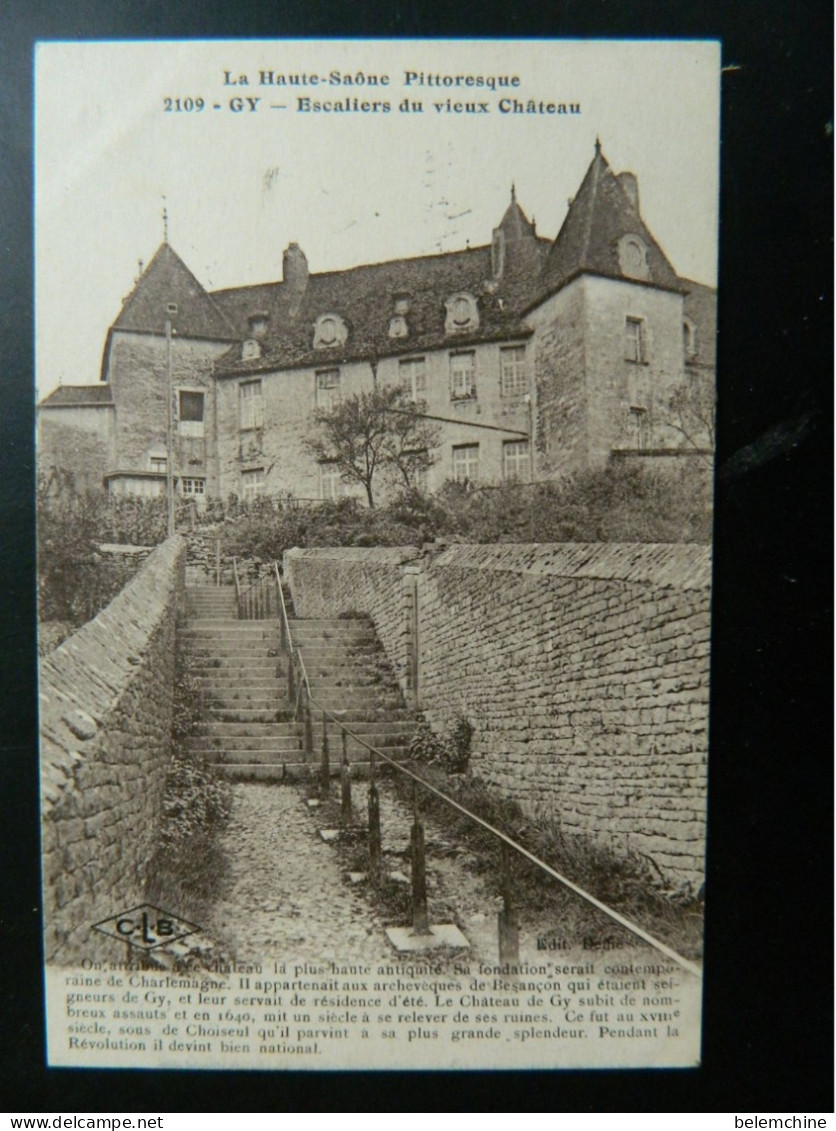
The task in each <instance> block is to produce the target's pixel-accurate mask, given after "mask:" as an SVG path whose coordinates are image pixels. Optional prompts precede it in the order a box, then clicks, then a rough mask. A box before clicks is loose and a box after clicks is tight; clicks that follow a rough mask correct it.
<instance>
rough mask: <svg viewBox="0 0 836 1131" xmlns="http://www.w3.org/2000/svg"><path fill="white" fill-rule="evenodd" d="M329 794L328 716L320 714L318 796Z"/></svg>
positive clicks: (323, 713)
mask: <svg viewBox="0 0 836 1131" xmlns="http://www.w3.org/2000/svg"><path fill="white" fill-rule="evenodd" d="M330 793H331V766H330V764H329V761H328V716H327V715H326V714H325V712H324V711H323V712H322V759H321V761H320V763H319V795H320V797H328V796H329V795H330Z"/></svg>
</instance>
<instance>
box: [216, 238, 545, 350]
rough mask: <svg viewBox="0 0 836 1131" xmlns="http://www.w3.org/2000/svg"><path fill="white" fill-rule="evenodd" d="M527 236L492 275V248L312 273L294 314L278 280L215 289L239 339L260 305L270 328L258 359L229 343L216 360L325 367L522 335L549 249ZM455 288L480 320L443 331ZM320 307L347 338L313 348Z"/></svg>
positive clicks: (246, 330)
mask: <svg viewBox="0 0 836 1131" xmlns="http://www.w3.org/2000/svg"><path fill="white" fill-rule="evenodd" d="M530 242H531V248H530V250H529V252H528V254H526V255H520V254H515V255H514V256H513V257H508V267H507V270H506V271H505V272H504V273H503V277H502V278H501V279H499V280H497V281H494V280H493V278H492V270H491V249H490V247H477V248H468V249H466V250H464V251H456V252H448V253H447V254H442V255H429V256H422V257H420V258H415V259H396V260H392V261H391V262H388V263H374V264H370V265H368V266H362V267H354V268H351V269H349V270H347V271H331V272H325V273H323V274H318V275H310V276H309V278H308V283H307V286H306V288H305V292H304V295H303V296H302V300H301V304H300V305H299V308H298V310H297V311H296V312H295V315H294V316H291V314H290V311H289V309H288V307H289V301H288V298H289V296H288V297H286V295H285V289H284V284H283V283H273V284H267V285H263V286H256V287H244V288H237V289H235V290H230V291H218V292H215V294H214V296H213V297H214V298H215V299H216V301H217V302H218V304H219V306H221V307H222V308H223V310H224V311H225V312H226V314H227V315H228V317H229V318H230V320H231V321H234V323H235V325H236V329H237V330H238V333H239V334H240V336H241V337H242V338H244V337H247V336H248V333H249V332H248V329H247V318H248V317H249V316H250V315H251V314H253V313H254V312H255V311H257V310H264V311H266V312H267V313H268V314H269V315H270V330H269V333H268V336H267V338H266V339H265V342H264V344H263V356H262V358H261V360H260V362H259V363H258V365H257V366H254V363H253V362H252V361H248V362H244V363H241V362H240V361H239V357H240V354H239V351H237V350H231V351H230V352H229V354H227V355H226V356H225V357H224V358H222V359H221V361H220V363H219V369H221V370H230V371H236V370H239V369H242V368H245V369H248V370H250V369H253V368H254V367H260V368H264V369H267V368H271V367H275V366H277V365H281V366H291V365H299V366H308V365H322V366H327V365H329V364H338V363H340V362H345V361H348V360H351V359H354V358H358V359H359V358H368V357H371V356H372V355H375V354H376V355H377V356H380V357H382V356H386V355H391V354H398V353H414V352H416V351H420V350H426V349H432V348H437V347H439V346H448V347H449V346H452V345H466V344H468V343H471V342H474V341H484V340H486V339H487V340H491V339H502V338H508V337H513V336H519V335H521V334H526V333H528V332H529V330H528V328H527V327H526V325H525V324H524V322H522V321H521V319H520V317H519V313H520V311H521V310H522V309H523V308H524V307H525V305H526V303H527V302H528V301H529V299H530V298H531V296H532V294H533V293H534V292H535V290H536V288H537V280H538V277H539V273H540V267H541V263H542V258H543V255H544V253H545V251H546V250H547V248H548V242H547V241H545V240H539V239H537V238H536V237H534V238H533V239H532V240H531V241H530ZM460 291H465V292H468V293H470V294H472V295H473V296H474V297H475V298H476V300H477V305H478V311H479V326H478V329H476V330H474V331H472V332H467V331H464V332H462V333H460V334H455V335H452V334H447V333H445V318H446V308H445V305H444V304H445V300H446V299H449V298H450V297H451V296H452V295H454V294H456V293H457V292H460ZM396 294H398V295H406V296H408V303H409V307H408V310H407V313H406V315H405V317H406V322H407V326H408V329H409V332H408V335H407V336H406V337H404V338H391V337H390V336H389V322H390V319H391V318H392V316H393V315H394V313H395V309H394V295H396ZM323 314H337V315H339V316H340V317H341V318H342V319H343V321H344V322H345V324H346V326H347V328H348V339H347V341H346V343H345V345H342V346H337V347H335V348H332V349H316V350H315V349H314V348H313V329H314V323H315V322H316V320H317V318H319V317H320V316H321V315H323Z"/></svg>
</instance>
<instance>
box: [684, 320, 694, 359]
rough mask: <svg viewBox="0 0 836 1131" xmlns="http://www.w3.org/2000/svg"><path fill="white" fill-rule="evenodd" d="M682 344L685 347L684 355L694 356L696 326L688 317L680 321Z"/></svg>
mask: <svg viewBox="0 0 836 1131" xmlns="http://www.w3.org/2000/svg"><path fill="white" fill-rule="evenodd" d="M682 344H683V346H684V348H685V356H686V357H696V355H697V327H696V326H695V325H694V323H693V322H692V321H691V319H690V318H685V319H683V321H682Z"/></svg>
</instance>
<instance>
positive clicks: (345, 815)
mask: <svg viewBox="0 0 836 1131" xmlns="http://www.w3.org/2000/svg"><path fill="white" fill-rule="evenodd" d="M340 734H341V737H342V746H343V750H342V758H341V759H340V820H341V821H342V823H343V824H344V825H350V824H351V766H349V764H348V738H347V736H346V733H345V727H341V728H340Z"/></svg>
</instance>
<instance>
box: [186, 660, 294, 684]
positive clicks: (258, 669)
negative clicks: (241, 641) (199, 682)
mask: <svg viewBox="0 0 836 1131" xmlns="http://www.w3.org/2000/svg"><path fill="white" fill-rule="evenodd" d="M190 659H191V660H192V663H191V665H190V667H191V669H192V674H193V675H195V676H204V675H211V674H212V673H213V672H228V673H230V674H231V675H232V674H237V675H239V676H241V677H243V678H245V677H247V676H248V675H249V674H250V673H252V674H253V678H259V679H267V678H268V677H267V676H266V675H265V674H264V673H265V672H273V673H274V674H275V675H276V676H277V678H278V673H279V672H281V673H282V676H284V674H285V669H284V667H283V666H282V665H280V664H277V663H276V657H275V656H214V657H213V656H190ZM259 673H260V674H259Z"/></svg>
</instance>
